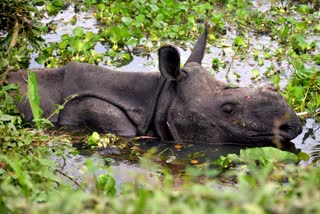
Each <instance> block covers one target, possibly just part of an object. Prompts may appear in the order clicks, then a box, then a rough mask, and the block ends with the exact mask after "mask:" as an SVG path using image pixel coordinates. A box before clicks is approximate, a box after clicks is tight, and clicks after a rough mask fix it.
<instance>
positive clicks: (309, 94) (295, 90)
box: [284, 59, 320, 118]
mask: <svg viewBox="0 0 320 214" xmlns="http://www.w3.org/2000/svg"><path fill="white" fill-rule="evenodd" d="M292 64H293V67H294V69H295V72H294V73H293V75H292V77H291V78H290V80H289V82H288V85H287V87H286V89H285V91H284V96H285V97H286V99H287V100H288V102H289V104H290V105H292V106H294V107H295V109H296V110H297V111H299V112H304V111H308V112H309V113H310V114H311V115H313V116H314V117H315V118H318V117H319V112H320V111H319V108H320V70H319V69H317V68H315V67H311V68H307V67H306V66H305V65H304V63H303V62H302V61H301V60H299V59H295V60H294V61H293V62H292Z"/></svg>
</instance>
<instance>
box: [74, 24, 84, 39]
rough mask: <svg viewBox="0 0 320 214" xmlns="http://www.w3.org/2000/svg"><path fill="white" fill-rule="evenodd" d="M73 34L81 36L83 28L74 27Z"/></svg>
mask: <svg viewBox="0 0 320 214" xmlns="http://www.w3.org/2000/svg"><path fill="white" fill-rule="evenodd" d="M73 35H74V36H75V37H79V38H80V37H82V36H83V35H84V29H83V28H82V27H76V28H74V29H73Z"/></svg>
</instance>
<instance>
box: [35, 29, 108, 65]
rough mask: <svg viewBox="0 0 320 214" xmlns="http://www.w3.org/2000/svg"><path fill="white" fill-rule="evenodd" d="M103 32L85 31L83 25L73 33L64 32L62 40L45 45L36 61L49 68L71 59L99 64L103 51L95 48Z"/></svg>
mask: <svg viewBox="0 0 320 214" xmlns="http://www.w3.org/2000/svg"><path fill="white" fill-rule="evenodd" d="M102 35H103V33H102V34H100V35H99V34H94V33H93V32H87V33H85V32H84V29H83V28H81V27H76V28H74V30H73V35H69V34H64V35H62V36H61V41H60V42H54V43H49V44H48V45H47V47H45V48H44V49H43V50H42V51H41V53H40V54H39V56H38V57H37V58H36V61H37V62H38V63H39V64H46V66H47V67H48V68H50V67H59V66H62V65H65V64H67V63H68V62H70V61H77V62H88V63H91V64H98V63H99V62H101V61H102V58H103V55H104V54H102V53H97V52H96V51H95V50H94V48H95V45H96V44H97V43H98V42H99V41H100V37H101V36H102Z"/></svg>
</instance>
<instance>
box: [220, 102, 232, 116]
mask: <svg viewBox="0 0 320 214" xmlns="http://www.w3.org/2000/svg"><path fill="white" fill-rule="evenodd" d="M234 109H235V106H234V105H233V104H225V105H223V106H222V111H223V112H224V113H225V114H228V115H232V114H234V112H235V111H234Z"/></svg>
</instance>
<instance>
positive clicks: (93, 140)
mask: <svg viewBox="0 0 320 214" xmlns="http://www.w3.org/2000/svg"><path fill="white" fill-rule="evenodd" d="M99 139H100V136H99V134H98V132H93V133H92V135H91V136H90V137H89V138H88V140H87V144H88V145H89V146H96V145H98V143H99V142H98V141H99Z"/></svg>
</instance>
